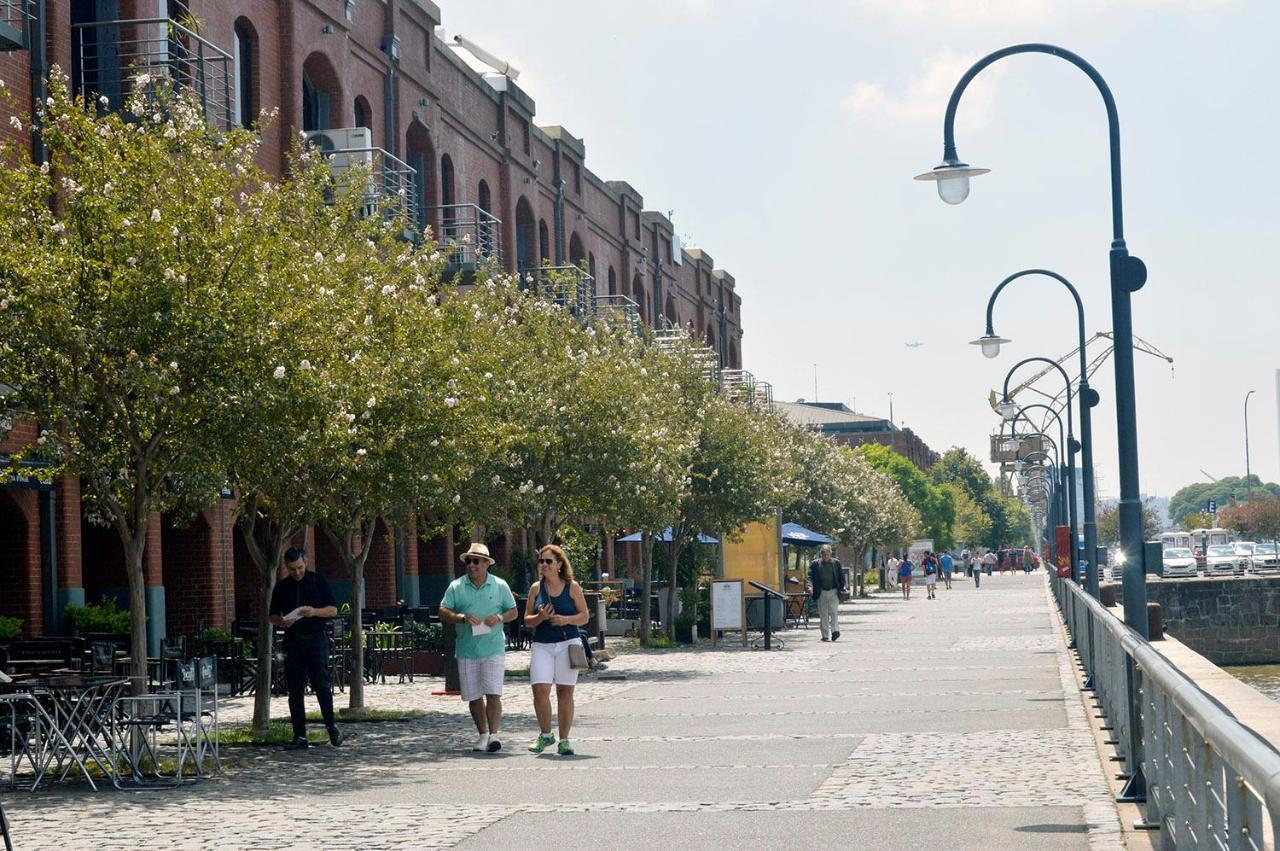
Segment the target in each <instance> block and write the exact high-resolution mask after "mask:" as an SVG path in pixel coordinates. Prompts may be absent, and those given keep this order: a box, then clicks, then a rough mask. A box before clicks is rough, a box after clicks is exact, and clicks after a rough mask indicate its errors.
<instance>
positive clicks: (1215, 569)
mask: <svg viewBox="0 0 1280 851" xmlns="http://www.w3.org/2000/svg"><path fill="white" fill-rule="evenodd" d="M1248 569H1249V560H1248V559H1247V558H1242V557H1241V556H1238V555H1236V548H1235V545H1233V544H1219V545H1217V546H1210V547H1209V552H1208V553H1207V557H1206V559H1205V566H1204V575H1205V576H1235V575H1237V574H1243V573H1244V572H1245V571H1246V570H1248Z"/></svg>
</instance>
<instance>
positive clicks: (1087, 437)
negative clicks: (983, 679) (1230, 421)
mask: <svg viewBox="0 0 1280 851" xmlns="http://www.w3.org/2000/svg"><path fill="white" fill-rule="evenodd" d="M1032 275H1038V276H1042V277H1046V278H1049V279H1051V280H1054V281H1057V282H1058V283H1060V284H1062V285H1063V286H1064V287H1066V288H1067V291H1068V292H1070V293H1071V298H1072V299H1073V300H1074V301H1075V303H1076V329H1077V332H1078V335H1079V352H1080V382H1079V385H1078V387H1079V389H1078V390H1077V391H1076V395H1077V396H1078V397H1079V399H1080V446H1081V450H1082V453H1083V460H1082V461H1081V467H1082V469H1083V487H1084V494H1083V497H1084V512H1083V514H1084V551H1085V567H1084V570H1085V579H1084V581H1085V590H1086V592H1087V593H1088V594H1089V596H1091V597H1097V596H1098V518H1097V498H1096V491H1095V489H1094V478H1093V414H1092V413H1091V412H1092V409H1093V408H1094V407H1095V406H1096V405H1097V404H1098V401H1099V399H1098V392H1097V391H1096V390H1094V389H1093V388H1092V387H1090V386H1089V361H1088V357H1087V356H1086V355H1085V350H1084V349H1085V343H1086V342H1087V341H1086V340H1085V330H1084V302H1083V301H1081V300H1080V293H1079V291H1077V290H1076V288H1075V287H1074V286H1073V285H1072V283H1071V282H1070V281H1068V280H1067V279H1066V278H1064V277H1063V276H1062V275H1059V274H1058V273H1057V272H1052V271H1050V270H1048V269H1023V270H1022V271H1021V272H1014V273H1013V274H1012V275H1010V276H1009V277H1007V278H1005V279H1004V280H1003V281H1001V282H1000V283H999V284H997V285H996V288H995V290H993V291H992V293H991V298H990V299H988V300H987V330H986V334H984V335H983V336H982V337H980V338H978V339H977V340H974V341H973V345H975V346H980V347H981V348H982V354H983V355H985V356H986V357H989V358H994V357H995V356H996V355H998V354H999V353H1000V346H1001V345H1002V344H1004V343H1010V342H1012V340H1008V339H1005V338H1004V337H1001V336H999V335H997V334H996V332H995V325H994V322H993V315H994V312H995V306H996V298H998V297H999V295H1000V292H1001V291H1002V290H1003V289H1004V288H1005V287H1007V286H1008V285H1009V284H1011V283H1013V282H1014V281H1016V280H1019V279H1021V278H1026V277H1030V276H1032ZM1005 395H1006V396H1007V395H1008V389H1007V383H1006V390H1005ZM1070 399H1071V383H1070V381H1068V382H1067V400H1068V403H1069V402H1070ZM1067 417H1068V420H1069V419H1070V414H1068V415H1067ZM1245 432H1246V435H1245V447H1246V448H1245V455H1246V463H1245V466H1246V467H1247V466H1248V461H1247V456H1248V443H1249V440H1248V425H1247V423H1246V427H1245Z"/></svg>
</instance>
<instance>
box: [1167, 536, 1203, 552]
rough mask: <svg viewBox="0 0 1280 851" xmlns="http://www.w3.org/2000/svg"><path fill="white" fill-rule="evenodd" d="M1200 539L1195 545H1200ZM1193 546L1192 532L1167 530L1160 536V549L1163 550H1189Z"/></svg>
mask: <svg viewBox="0 0 1280 851" xmlns="http://www.w3.org/2000/svg"><path fill="white" fill-rule="evenodd" d="M1198 544H1199V540H1197V541H1196V542H1195V544H1194V545H1198ZM1192 546H1193V543H1192V540H1191V533H1190V532H1165V533H1164V534H1162V535H1161V536H1160V549H1162V550H1173V549H1179V550H1189V549H1191V548H1192Z"/></svg>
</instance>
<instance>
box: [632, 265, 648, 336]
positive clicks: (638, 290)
mask: <svg viewBox="0 0 1280 851" xmlns="http://www.w3.org/2000/svg"><path fill="white" fill-rule="evenodd" d="M631 298H632V299H633V300H634V301H635V303H636V304H637V305H639V306H640V321H641V322H643V323H645V324H646V325H647V324H648V323H649V300H648V299H647V298H646V297H645V294H644V284H643V283H641V282H640V275H639V273H637V274H636V276H635V277H634V278H632V279H631Z"/></svg>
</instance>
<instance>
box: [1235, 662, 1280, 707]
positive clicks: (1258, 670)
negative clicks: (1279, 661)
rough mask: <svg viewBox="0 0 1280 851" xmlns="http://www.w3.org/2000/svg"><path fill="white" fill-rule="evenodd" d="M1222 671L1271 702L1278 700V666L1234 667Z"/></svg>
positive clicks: (1279, 683) (1279, 666)
mask: <svg viewBox="0 0 1280 851" xmlns="http://www.w3.org/2000/svg"><path fill="white" fill-rule="evenodd" d="M1223 670H1224V671H1226V672H1227V673H1229V674H1231V675H1232V676H1233V677H1235V678H1236V679H1238V680H1243V681H1245V682H1246V683H1248V684H1249V685H1251V686H1253V687H1254V688H1256V689H1257V690H1258V691H1260V692H1262V693H1263V694H1265V695H1266V696H1267V697H1269V698H1271V699H1272V700H1280V665H1236V666H1233V667H1229V668H1223Z"/></svg>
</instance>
